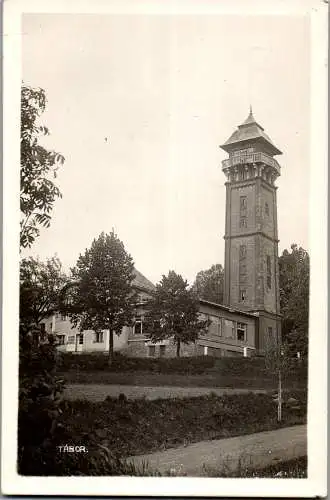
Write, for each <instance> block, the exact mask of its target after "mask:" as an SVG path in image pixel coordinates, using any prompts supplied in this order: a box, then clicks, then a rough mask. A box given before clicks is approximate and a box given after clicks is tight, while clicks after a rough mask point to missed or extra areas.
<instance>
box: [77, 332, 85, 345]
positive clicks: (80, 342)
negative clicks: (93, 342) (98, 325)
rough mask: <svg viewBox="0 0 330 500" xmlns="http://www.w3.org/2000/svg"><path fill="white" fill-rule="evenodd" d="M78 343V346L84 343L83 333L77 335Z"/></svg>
mask: <svg viewBox="0 0 330 500" xmlns="http://www.w3.org/2000/svg"><path fill="white" fill-rule="evenodd" d="M78 343H79V344H83V343H84V334H83V333H80V334H79V335H78Z"/></svg>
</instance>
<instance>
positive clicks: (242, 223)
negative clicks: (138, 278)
mask: <svg viewBox="0 0 330 500" xmlns="http://www.w3.org/2000/svg"><path fill="white" fill-rule="evenodd" d="M239 226H240V227H246V217H240V220H239Z"/></svg>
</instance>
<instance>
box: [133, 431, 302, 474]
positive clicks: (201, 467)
mask: <svg viewBox="0 0 330 500" xmlns="http://www.w3.org/2000/svg"><path fill="white" fill-rule="evenodd" d="M306 455H307V427H306V425H297V426H294V427H285V428H283V429H277V430H274V431H267V432H259V433H257V434H249V435H246V436H238V437H234V438H228V439H220V440H214V441H202V442H200V443H195V444H191V445H189V446H186V447H184V446H181V447H180V448H175V449H170V450H167V451H163V452H157V453H152V454H149V455H141V456H136V457H130V458H129V459H128V461H129V462H133V463H134V464H135V465H136V466H138V467H142V465H143V464H147V465H148V466H149V467H150V468H151V469H155V470H158V471H159V472H161V473H162V474H165V475H166V474H168V475H169V474H171V475H172V474H173V475H187V476H211V475H212V471H213V472H214V471H218V472H220V471H221V470H226V471H235V472H236V471H237V469H238V468H239V467H251V466H252V467H253V468H261V467H265V466H268V465H271V464H275V463H277V462H279V461H283V460H290V459H293V458H298V457H302V456H306Z"/></svg>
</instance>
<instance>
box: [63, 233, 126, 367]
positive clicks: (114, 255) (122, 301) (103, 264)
mask: <svg viewBox="0 0 330 500" xmlns="http://www.w3.org/2000/svg"><path fill="white" fill-rule="evenodd" d="M71 271H72V280H73V282H74V286H73V287H72V288H71V289H70V300H69V303H68V304H67V306H66V308H67V309H66V312H67V313H68V315H69V316H70V318H71V321H72V323H73V325H74V326H78V327H79V329H80V331H83V330H94V331H95V332H99V331H102V330H109V336H110V337H109V364H111V363H112V360H113V332H114V331H115V332H116V333H117V334H118V335H120V333H121V331H122V328H123V327H124V326H125V325H129V324H131V321H132V317H133V313H134V297H133V291H132V286H131V285H132V281H133V279H134V263H133V260H132V257H131V256H130V255H129V254H128V253H127V252H126V250H125V247H124V245H123V243H122V242H121V241H120V240H119V239H118V237H117V235H115V233H114V232H111V233H110V234H105V233H101V235H100V236H99V237H98V239H94V241H93V243H92V245H91V248H90V249H86V251H85V253H84V254H83V255H80V256H79V258H78V261H77V263H76V266H75V267H74V268H73V269H72V270H71Z"/></svg>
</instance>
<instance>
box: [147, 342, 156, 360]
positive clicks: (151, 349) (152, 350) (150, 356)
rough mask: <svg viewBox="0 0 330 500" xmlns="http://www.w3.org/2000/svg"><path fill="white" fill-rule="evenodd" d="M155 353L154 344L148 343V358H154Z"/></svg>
mask: <svg viewBox="0 0 330 500" xmlns="http://www.w3.org/2000/svg"><path fill="white" fill-rule="evenodd" d="M155 353H156V346H154V345H150V346H149V347H148V356H149V358H154V357H155Z"/></svg>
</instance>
